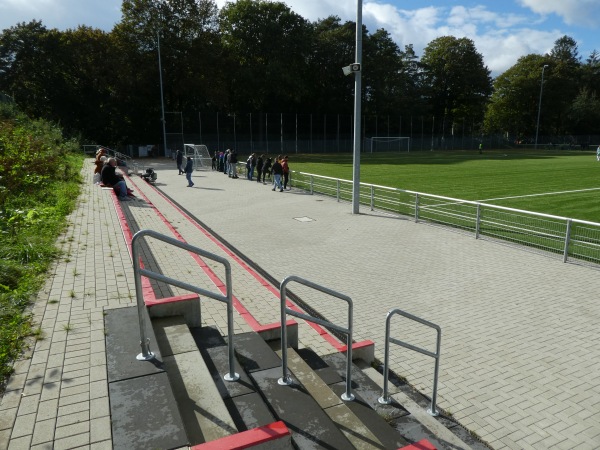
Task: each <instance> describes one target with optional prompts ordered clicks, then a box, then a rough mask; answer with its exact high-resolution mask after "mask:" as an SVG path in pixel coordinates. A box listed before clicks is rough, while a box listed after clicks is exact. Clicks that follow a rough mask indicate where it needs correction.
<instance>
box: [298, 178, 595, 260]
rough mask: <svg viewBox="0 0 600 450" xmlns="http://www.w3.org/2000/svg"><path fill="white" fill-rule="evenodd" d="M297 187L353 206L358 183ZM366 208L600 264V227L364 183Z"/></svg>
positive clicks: (315, 181)
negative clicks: (354, 184) (354, 190)
mask: <svg viewBox="0 0 600 450" xmlns="http://www.w3.org/2000/svg"><path fill="white" fill-rule="evenodd" d="M291 175H292V176H291V181H292V186H294V187H295V188H300V189H304V190H306V191H309V192H310V193H311V194H321V195H328V196H331V197H335V198H336V199H337V200H338V201H348V202H351V201H352V181H348V180H342V179H338V178H331V177H325V176H321V175H314V174H309V173H304V172H295V171H292V172H291ZM360 204H361V205H367V206H369V207H370V209H371V210H375V209H378V210H384V211H389V212H392V213H395V214H400V215H404V216H409V217H414V220H415V222H424V223H433V224H439V225H444V226H448V227H452V228H458V229H461V230H464V231H467V232H470V233H473V234H474V235H475V238H476V239H479V238H481V237H490V238H494V239H500V240H503V241H508V242H512V243H516V244H519V245H524V246H527V247H530V248H535V249H538V250H542V251H545V252H550V253H554V254H557V255H560V256H561V257H562V259H563V261H564V262H567V261H568V260H569V259H574V260H577V261H580V262H589V263H592V264H600V223H595V222H588V221H585V220H578V219H571V218H568V217H560V216H554V215H550V214H542V213H536V212H532V211H525V210H521V209H514V208H507V207H503V206H497V205H491V204H488V203H482V202H477V201H470V200H461V199H456V198H451V197H444V196H440V195H432V194H424V193H421V192H415V191H409V190H405V189H397V188H390V187H386V186H378V185H375V184H366V183H361V184H360Z"/></svg>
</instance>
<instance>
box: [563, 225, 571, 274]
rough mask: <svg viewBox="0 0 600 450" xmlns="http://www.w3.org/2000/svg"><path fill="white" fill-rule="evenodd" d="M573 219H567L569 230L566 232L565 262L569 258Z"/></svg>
mask: <svg viewBox="0 0 600 450" xmlns="http://www.w3.org/2000/svg"><path fill="white" fill-rule="evenodd" d="M572 224H573V221H572V220H571V219H567V232H566V234H565V249H564V252H563V262H565V263H566V262H567V259H569V244H570V242H571V226H572Z"/></svg>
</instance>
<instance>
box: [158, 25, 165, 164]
mask: <svg viewBox="0 0 600 450" xmlns="http://www.w3.org/2000/svg"><path fill="white" fill-rule="evenodd" d="M156 45H157V47H158V78H159V80H160V108H161V111H162V119H161V121H162V130H163V145H164V148H163V152H164V156H167V131H166V125H165V100H164V95H163V80H162V64H161V61H160V30H158V31H157V32H156Z"/></svg>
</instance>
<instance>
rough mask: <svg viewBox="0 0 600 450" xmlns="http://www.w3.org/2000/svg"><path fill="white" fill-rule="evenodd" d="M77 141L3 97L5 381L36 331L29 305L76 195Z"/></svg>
mask: <svg viewBox="0 0 600 450" xmlns="http://www.w3.org/2000/svg"><path fill="white" fill-rule="evenodd" d="M78 147H79V145H78V143H77V142H76V141H73V140H68V141H66V140H65V139H64V138H63V136H62V132H61V130H60V129H59V128H58V127H56V126H55V125H52V124H51V123H49V122H47V121H45V120H42V119H37V120H30V119H28V118H27V117H26V116H25V115H24V114H22V113H20V112H18V111H17V110H16V108H15V106H14V105H12V104H10V103H2V102H0V382H1V381H2V380H4V379H5V377H6V376H7V375H9V373H10V370H11V365H10V361H11V360H12V359H14V358H15V357H16V356H17V355H18V354H19V352H20V350H21V349H22V345H23V337H24V336H26V335H27V334H29V333H30V332H31V324H30V318H29V315H28V314H27V313H26V312H25V308H26V306H27V305H28V304H29V302H30V301H31V298H32V296H34V295H35V294H36V292H37V291H38V289H39V288H40V283H41V280H42V278H41V276H42V275H43V274H44V273H45V271H46V270H47V268H48V266H49V264H50V263H51V262H52V260H53V259H54V258H55V257H56V256H57V250H56V247H55V241H56V238H57V236H58V234H59V233H60V232H61V231H62V230H63V228H64V225H65V217H66V215H67V214H68V213H69V212H70V211H71V210H72V208H73V206H74V203H75V200H76V198H77V194H78V191H79V189H78V186H77V185H78V183H79V168H80V167H81V158H82V156H81V154H80V152H79V155H78V154H76V153H74V152H75V151H77V150H78Z"/></svg>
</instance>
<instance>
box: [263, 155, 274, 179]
mask: <svg viewBox="0 0 600 450" xmlns="http://www.w3.org/2000/svg"><path fill="white" fill-rule="evenodd" d="M271 164H272V163H271V158H267V160H266V161H265V165H264V166H263V184H267V183H266V181H267V174H269V180H270V179H271Z"/></svg>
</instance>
